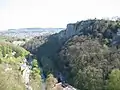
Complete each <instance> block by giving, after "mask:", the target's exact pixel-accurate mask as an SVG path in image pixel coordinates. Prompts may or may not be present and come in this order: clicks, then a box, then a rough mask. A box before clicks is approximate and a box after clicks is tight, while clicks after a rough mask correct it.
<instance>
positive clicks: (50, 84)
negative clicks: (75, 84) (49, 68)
mask: <svg viewBox="0 0 120 90" xmlns="http://www.w3.org/2000/svg"><path fill="white" fill-rule="evenodd" d="M56 83H57V79H56V78H54V76H53V75H52V74H49V75H48V77H47V79H46V90H53V88H54V87H55V84H56Z"/></svg>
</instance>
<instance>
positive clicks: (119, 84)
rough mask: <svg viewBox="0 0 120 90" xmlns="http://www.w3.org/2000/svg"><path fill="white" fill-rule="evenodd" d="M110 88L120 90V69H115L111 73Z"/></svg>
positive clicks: (110, 89)
mask: <svg viewBox="0 0 120 90" xmlns="http://www.w3.org/2000/svg"><path fill="white" fill-rule="evenodd" d="M108 90H120V70H119V69H114V70H112V72H111V74H110V75H109V80H108Z"/></svg>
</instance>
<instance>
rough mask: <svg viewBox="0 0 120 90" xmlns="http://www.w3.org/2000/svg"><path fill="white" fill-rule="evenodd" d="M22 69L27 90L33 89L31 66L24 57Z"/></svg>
mask: <svg viewBox="0 0 120 90" xmlns="http://www.w3.org/2000/svg"><path fill="white" fill-rule="evenodd" d="M21 71H22V72H23V73H22V77H23V80H24V83H25V86H26V90H32V87H31V86H30V82H29V81H30V78H29V77H30V73H31V72H30V66H29V65H27V60H26V59H24V60H23V64H22V65H21Z"/></svg>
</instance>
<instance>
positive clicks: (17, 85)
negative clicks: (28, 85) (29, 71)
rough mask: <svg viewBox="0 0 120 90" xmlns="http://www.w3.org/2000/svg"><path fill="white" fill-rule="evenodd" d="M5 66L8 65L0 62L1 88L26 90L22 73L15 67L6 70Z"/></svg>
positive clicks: (4, 89) (0, 89) (3, 89)
mask: <svg viewBox="0 0 120 90" xmlns="http://www.w3.org/2000/svg"><path fill="white" fill-rule="evenodd" d="M4 68H6V67H5V66H3V64H0V90H25V85H24V83H23V80H22V77H21V74H20V73H19V72H18V71H17V70H15V69H13V67H11V68H12V70H9V71H4ZM9 68H10V67H9Z"/></svg>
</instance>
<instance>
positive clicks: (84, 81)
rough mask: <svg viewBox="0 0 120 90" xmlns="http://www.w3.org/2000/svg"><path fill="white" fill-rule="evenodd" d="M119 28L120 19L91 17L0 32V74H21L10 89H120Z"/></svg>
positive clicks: (5, 89)
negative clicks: (49, 26) (56, 25)
mask: <svg viewBox="0 0 120 90" xmlns="http://www.w3.org/2000/svg"><path fill="white" fill-rule="evenodd" d="M119 31H120V21H119V20H105V19H90V20H83V21H79V22H76V23H70V24H68V25H67V27H66V29H63V28H52V29H47V28H45V29H40V28H39V29H38V28H37V29H35V28H32V29H30V28H27V29H20V30H13V29H12V30H8V31H5V32H0V42H1V43H0V55H1V58H0V60H1V61H0V62H1V64H0V66H1V67H0V69H2V72H3V73H1V74H0V75H1V77H3V76H4V73H5V72H4V68H5V67H4V65H7V66H9V67H10V68H6V69H5V70H8V71H9V70H10V73H12V74H13V72H16V73H15V74H19V79H21V80H19V82H18V85H15V86H14V85H13V87H11V89H9V90H119V89H120V87H119V83H120V81H119V77H120V70H119V69H120V35H119ZM11 68H12V70H11ZM14 69H15V70H14ZM7 73H8V72H7ZM4 78H7V77H4ZM16 78H17V79H18V77H17V76H16ZM0 79H1V78H0ZM5 80H6V79H5ZM5 82H6V81H5ZM16 82H17V81H16V80H15V81H14V82H13V83H16ZM8 83H9V82H8ZM16 84H17V83H16ZM7 86H8V87H10V86H9V84H8V85H7ZM14 87H15V89H13V88H14ZM1 88H4V89H1ZM0 90H8V89H7V87H6V88H5V87H2V86H1V85H0Z"/></svg>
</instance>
